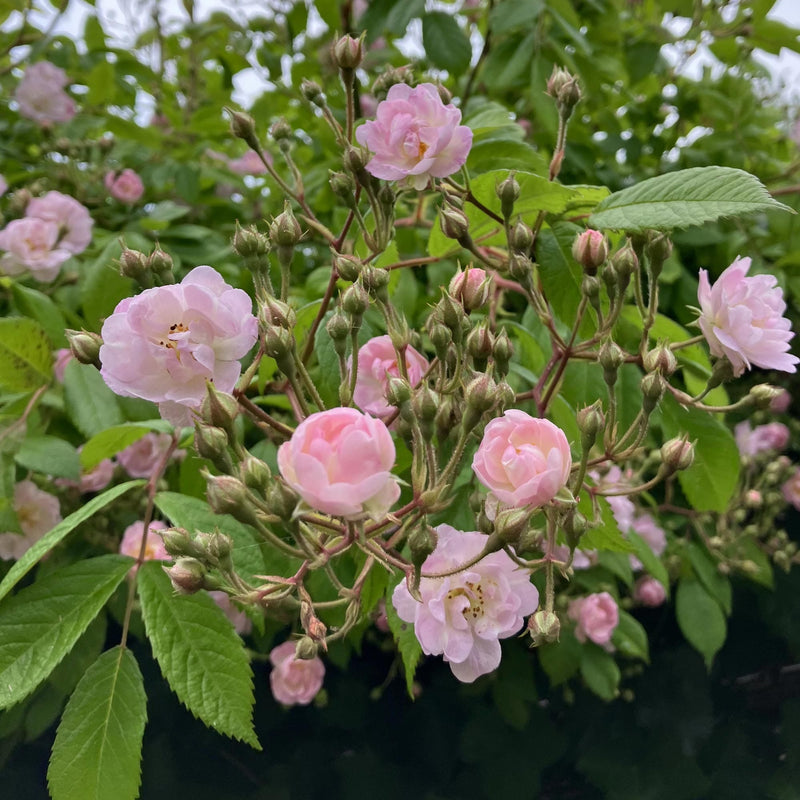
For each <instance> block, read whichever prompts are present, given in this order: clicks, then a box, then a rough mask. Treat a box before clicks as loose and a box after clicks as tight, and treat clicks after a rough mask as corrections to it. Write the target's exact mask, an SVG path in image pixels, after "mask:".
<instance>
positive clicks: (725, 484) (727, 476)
mask: <svg viewBox="0 0 800 800" xmlns="http://www.w3.org/2000/svg"><path fill="white" fill-rule="evenodd" d="M661 419H662V425H663V428H664V435H665V436H667V437H676V436H682V435H688V436H689V440H690V441H693V442H694V443H695V451H694V463H693V464H692V466H691V467H689V469H685V470H681V472H679V473H678V481H679V482H680V484H681V489H683V493H684V494H685V495H686V499H687V500H688V501H689V502H690V503H691V504H692V508H694V509H695V510H696V511H725V510H726V509H727V507H728V503H729V502H730V499H731V497H733V493H734V491H735V490H736V487H737V485H738V481H739V470H740V468H741V465H740V458H739V448H738V447H737V446H736V440H735V439H734V438H733V434H732V433H731V432H730V430H729V429H728V428H727V427H726V426H725V425H723V424H722V423H721V422H720V421H719V420H717V419H715V418H714V417H713V416H712V415H711V414H709V413H708V412H707V411H703V410H702V409H699V408H686V407H685V406H681V405H679V404H678V402H677V401H676V400H675V399H674V398H673V397H672V396H671V395H666V396H665V397H664V399H663V400H662V402H661Z"/></svg>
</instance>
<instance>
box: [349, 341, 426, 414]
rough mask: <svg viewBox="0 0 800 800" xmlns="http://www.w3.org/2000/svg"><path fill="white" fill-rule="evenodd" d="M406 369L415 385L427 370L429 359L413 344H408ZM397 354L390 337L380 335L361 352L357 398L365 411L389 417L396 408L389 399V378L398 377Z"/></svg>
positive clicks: (359, 356) (359, 354)
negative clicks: (387, 400)
mask: <svg viewBox="0 0 800 800" xmlns="http://www.w3.org/2000/svg"><path fill="white" fill-rule="evenodd" d="M405 357H406V370H407V371H408V380H409V382H410V383H411V385H412V386H415V385H416V384H418V383H419V382H420V381H421V380H422V376H423V375H424V374H425V372H426V371H427V369H428V367H429V366H430V365H429V364H428V361H427V359H426V358H425V356H423V355H422V354H421V353H418V352H417V351H416V350H415V349H414V348H413V347H411V345H409V346H408V347H406V352H405ZM399 375H400V370H399V369H398V365H397V353H396V351H395V349H394V345H393V344H392V340H391V338H390V337H389V336H376V337H375V338H373V339H370V340H369V341H368V342H367V343H366V344H365V345H364V346H363V347H361V348H360V349H359V351H358V375H356V389H355V392H353V401H354V402H355V404H356V405H357V406H358V407H359V408H360V409H361V410H362V411H364V412H365V413H367V414H372V416H373V417H379V418H381V419H382V418H384V417H388V416H389V415H390V414H391V413H392V412H393V411H394V407H393V406H390V405H389V403H387V402H386V389H387V386H388V383H389V378H391V377H394V378H396V377H398V376H399Z"/></svg>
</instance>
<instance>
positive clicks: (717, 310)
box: [697, 258, 798, 377]
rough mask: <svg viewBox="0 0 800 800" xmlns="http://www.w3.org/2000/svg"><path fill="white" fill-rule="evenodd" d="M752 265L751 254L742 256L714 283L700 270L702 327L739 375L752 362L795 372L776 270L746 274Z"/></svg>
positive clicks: (716, 350)
mask: <svg viewBox="0 0 800 800" xmlns="http://www.w3.org/2000/svg"><path fill="white" fill-rule="evenodd" d="M749 269H750V259H749V258H737V259H736V260H735V261H734V262H733V264H731V265H730V266H729V267H728V268H727V269H726V270H725V271H724V272H723V273H722V274H721V275H720V276H719V278H717V281H716V283H715V284H714V285H713V286H711V285H710V284H709V281H708V273H707V272H706V270H704V269H701V270H700V286H699V288H698V291H697V299H698V300H699V301H700V309H701V313H700V318H699V320H698V321H699V323H700V329H701V330H702V332H703V335H704V336H705V337H706V341H707V342H708V346H709V348H710V350H711V352H712V354H713V355H715V356H717V357H718V358H722V357H723V356H724V357H725V358H727V359H728V361H730V363H731V366H732V367H733V374H734V375H735V376H737V377H738V376H739V375H741V374H742V373H743V372H744V371H745V369H750V368H751V367H752V366H756V367H763V368H765V369H778V370H781V371H783V372H795V371H796V370H795V364H797V363H798V359H797V357H796V356H793V355H791V353H789V352H788V350H789V340H790V339H791V338H792V337H793V336H794V334H793V333H792V331H791V323H790V322H789V320H788V319H786V317H784V316H783V312H784V311H786V303H785V302H784V300H783V291H782V290H781V289H780V288H779V287H778V286H777V279H776V278H775V277H774V276H773V275H754V276H753V277H750V278H748V277H746V276H747V271H748V270H749Z"/></svg>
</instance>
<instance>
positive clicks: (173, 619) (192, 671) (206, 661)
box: [137, 562, 261, 750]
mask: <svg viewBox="0 0 800 800" xmlns="http://www.w3.org/2000/svg"><path fill="white" fill-rule="evenodd" d="M137 583H138V587H139V597H140V599H141V601H142V616H143V617H144V624H145V629H146V631H147V637H148V639H150V644H151V645H152V647H153V655H154V656H155V659H156V661H158V664H159V666H160V667H161V672H162V674H163V675H164V677H165V678H166V679H167V682H168V683H169V685H170V686H171V687H172V690H173V691H174V692H175V694H177V695H178V698H179V699H180V701H181V702H182V703H183V704H184V705H185V706H186V708H188V709H189V711H191V712H192V714H194V715H195V716H196V717H198V718H199V719H201V720H202V721H203V722H204V723H205V724H206V725H208V726H209V727H210V728H213V729H214V730H215V731H218V732H219V733H222V734H224V735H225V736H231V737H233V738H235V739H240V740H241V741H244V742H246V743H247V744H249V745H250V746H251V747H254V748H255V749H256V750H260V749H261V745H260V744H259V743H258V739H257V738H256V734H255V731H254V730H253V719H252V715H253V702H254V700H253V672H252V670H251V669H250V664H249V662H248V658H247V653H246V652H245V649H244V644H243V642H242V640H241V638H240V637H239V636H238V635H237V634H236V632H235V631H234V629H233V626H232V625H231V623H230V621H229V620H228V618H227V617H226V616H225V614H224V612H223V611H222V610H221V609H220V608H219V606H217V604H216V603H215V602H214V601H213V600H212V599H211V598H210V597H209V596H208V595H207V594H206V593H205V592H201V593H198V594H193V595H176V594H175V593H174V591H173V589H172V584H171V583H170V580H169V578H168V577H167V575H166V574H165V573H164V570H163V569H162V566H161V564H158V563H156V562H150V563H149V564H142V566H141V567H140V569H139V572H138V574H137Z"/></svg>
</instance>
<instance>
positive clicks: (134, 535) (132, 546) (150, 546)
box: [119, 519, 172, 561]
mask: <svg viewBox="0 0 800 800" xmlns="http://www.w3.org/2000/svg"><path fill="white" fill-rule="evenodd" d="M166 528H167V525H166V524H165V523H163V522H161V521H160V520H157V519H155V520H153V521H152V522H151V523H150V527H149V528H148V531H147V544H146V545H145V548H144V560H145V561H172V556H171V555H170V554H169V553H168V552H167V549H166V548H165V547H164V541H163V539H162V538H161V537H160V536H159V535H158V534H157V533H156V531H163V530H165V529H166ZM143 536H144V522H143V521H142V520H138V521H137V522H134V523H132V524H131V525H128V527H127V528H125V533H124V534H123V535H122V541H121V542H120V543H119V552H120V553H121V554H122V555H123V556H131V557H132V558H139V551H140V550H141V549H142V537H143Z"/></svg>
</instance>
